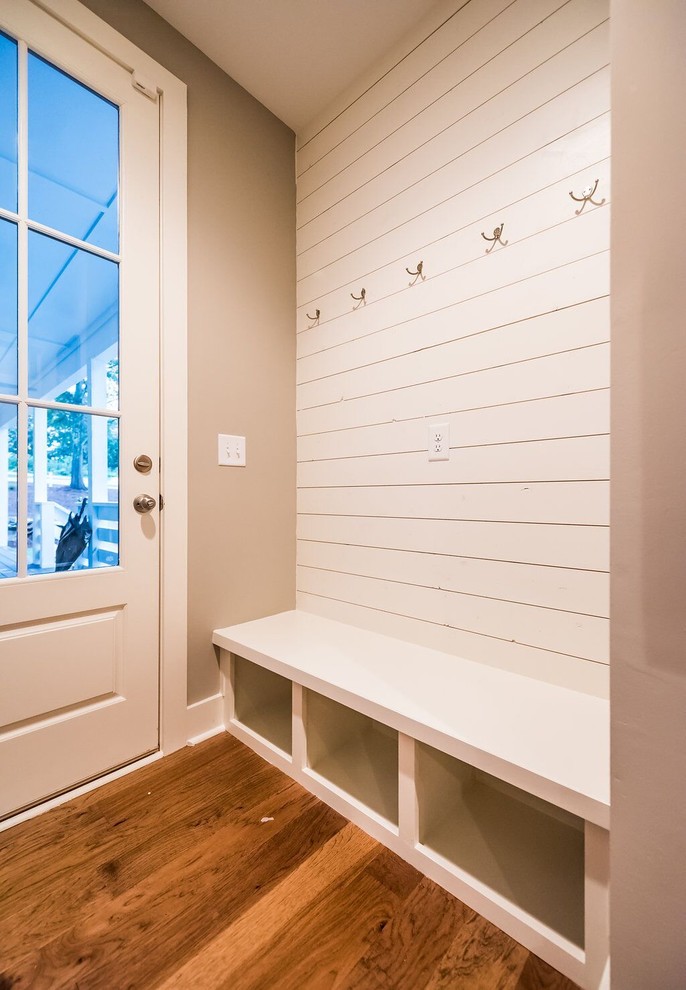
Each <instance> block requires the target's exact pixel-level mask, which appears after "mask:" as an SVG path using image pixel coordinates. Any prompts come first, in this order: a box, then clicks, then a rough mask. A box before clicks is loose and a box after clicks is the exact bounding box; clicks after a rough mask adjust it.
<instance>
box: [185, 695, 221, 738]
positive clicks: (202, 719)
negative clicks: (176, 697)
mask: <svg viewBox="0 0 686 990" xmlns="http://www.w3.org/2000/svg"><path fill="white" fill-rule="evenodd" d="M223 731H224V697H223V695H221V694H213V695H212V696H211V697H210V698H203V699H202V700H201V701H196V702H195V704H193V705H188V707H187V708H186V740H187V744H188V745H189V746H195V745H196V744H197V743H200V742H202V741H203V740H204V739H209V738H210V737H211V736H216V735H217V733H219V732H223Z"/></svg>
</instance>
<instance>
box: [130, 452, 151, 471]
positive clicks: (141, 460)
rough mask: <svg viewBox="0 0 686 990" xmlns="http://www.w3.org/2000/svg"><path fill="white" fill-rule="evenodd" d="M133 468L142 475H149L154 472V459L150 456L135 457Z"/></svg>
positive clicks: (140, 455)
mask: <svg viewBox="0 0 686 990" xmlns="http://www.w3.org/2000/svg"><path fill="white" fill-rule="evenodd" d="M133 466H134V467H135V469H136V471H140V473H141V474H148V473H149V472H150V471H151V470H152V457H150V456H149V455H148V454H139V455H138V457H134V459H133Z"/></svg>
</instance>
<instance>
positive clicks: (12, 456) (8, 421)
mask: <svg viewBox="0 0 686 990" xmlns="http://www.w3.org/2000/svg"><path fill="white" fill-rule="evenodd" d="M16 574H17V407H16V406H13V405H10V404H9V403H8V402H0V578H6V577H16Z"/></svg>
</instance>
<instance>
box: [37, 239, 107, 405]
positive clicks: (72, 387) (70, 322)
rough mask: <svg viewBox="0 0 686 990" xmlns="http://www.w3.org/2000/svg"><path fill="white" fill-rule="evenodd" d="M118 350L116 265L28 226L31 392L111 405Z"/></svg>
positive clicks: (43, 396) (53, 398) (41, 396)
mask: <svg viewBox="0 0 686 990" xmlns="http://www.w3.org/2000/svg"><path fill="white" fill-rule="evenodd" d="M118 349H119V266H118V264H117V263H116V262H114V261H108V260H107V259H106V258H99V257H98V256H97V255H94V254H89V252H88V251H83V250H81V249H79V248H73V247H70V245H68V244H64V243H63V242H62V241H58V240H55V239H54V238H52V237H46V236H45V235H44V234H38V233H36V232H35V231H31V232H30V233H29V395H30V396H31V397H32V398H36V399H44V400H50V401H56V402H70V403H74V404H76V405H90V406H95V407H96V408H116V407H117V401H118V379H119V373H118Z"/></svg>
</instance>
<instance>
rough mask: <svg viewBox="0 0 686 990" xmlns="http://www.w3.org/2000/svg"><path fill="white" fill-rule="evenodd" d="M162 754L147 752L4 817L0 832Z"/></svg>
mask: <svg viewBox="0 0 686 990" xmlns="http://www.w3.org/2000/svg"><path fill="white" fill-rule="evenodd" d="M163 755H164V754H163V753H162V751H161V750H157V751H156V752H154V753H149V754H148V755H147V756H142V757H139V758H137V759H135V760H133V761H132V762H131V763H125V764H124V766H121V767H117V769H116V770H110V771H109V772H108V773H106V774H103V775H102V776H99V777H94V778H93V779H92V780H89V781H87V782H86V783H85V784H79V785H78V787H73V788H71V789H70V790H68V791H62V793H61V794H57V795H56V796H55V797H51V798H48V800H47V801H41V802H40V803H38V804H34V805H32V806H31V807H30V808H25V809H24V811H19V812H17V814H15V815H12V816H11V817H10V818H4V819H3V820H2V821H0V832H4V831H6V830H7V829H9V828H13V827H14V826H15V825H21V823H22V822H26V821H29V820H30V819H31V818H37V817H38V815H42V814H44V813H45V812H46V811H52V809H53V808H58V807H59V806H60V805H61V804H66V803H67V801H72V800H73V799H74V798H77V797H81V795H82V794H88V792H89V791H94V790H95V789H96V787H102V786H103V784H109V783H110V782H111V781H113V780H118V779H119V777H124V776H126V774H129V773H133V772H134V770H142V769H143V767H147V766H149V765H150V764H151V763H156V762H157V761H158V760H161V759H162V756H163Z"/></svg>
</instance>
